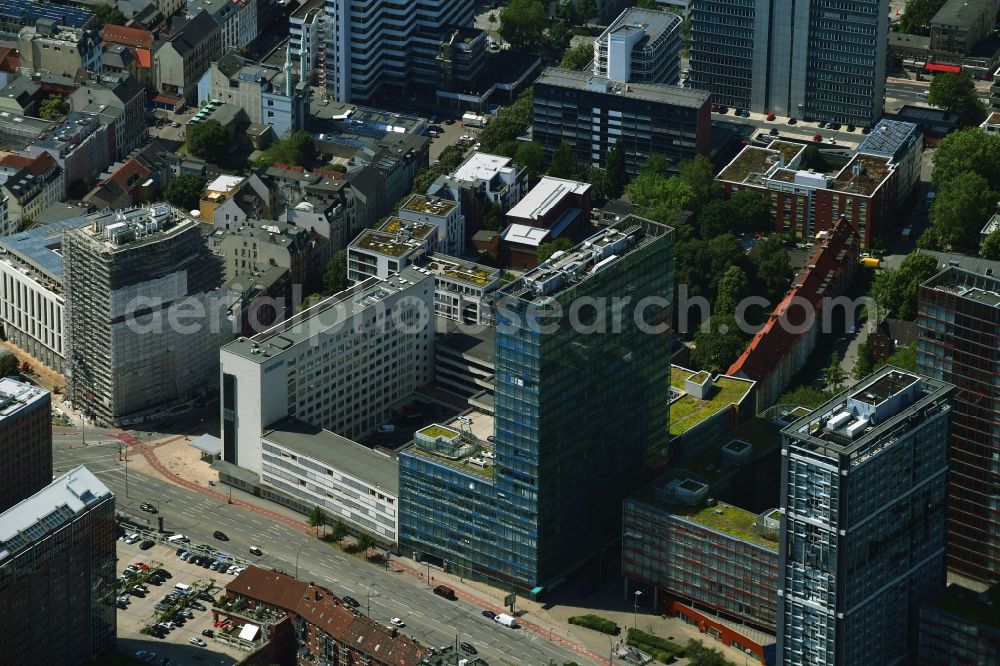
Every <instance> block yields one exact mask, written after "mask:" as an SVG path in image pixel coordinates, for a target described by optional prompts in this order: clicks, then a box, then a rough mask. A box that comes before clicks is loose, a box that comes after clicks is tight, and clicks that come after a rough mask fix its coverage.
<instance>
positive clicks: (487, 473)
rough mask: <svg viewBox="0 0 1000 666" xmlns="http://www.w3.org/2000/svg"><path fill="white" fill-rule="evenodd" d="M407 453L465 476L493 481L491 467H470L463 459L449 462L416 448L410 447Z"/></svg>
mask: <svg viewBox="0 0 1000 666" xmlns="http://www.w3.org/2000/svg"><path fill="white" fill-rule="evenodd" d="M408 452H409V453H412V454H413V455H415V456H419V457H421V458H426V459H427V460H432V461H434V462H435V463H438V464H441V465H445V466H447V467H452V468H454V469H457V470H459V471H462V472H465V473H466V474H472V475H474V476H478V477H481V478H483V479H488V480H493V468H492V467H480V466H478V465H472V464H470V463H468V462H466V461H467V460H468V458H463V459H460V460H451V459H450V458H445V457H444V456H439V455H437V454H435V453H431V452H430V451H424V450H423V449H421V448H418V447H416V446H413V447H410V448H409V449H408Z"/></svg>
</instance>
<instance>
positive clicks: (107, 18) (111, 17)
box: [90, 4, 126, 28]
mask: <svg viewBox="0 0 1000 666" xmlns="http://www.w3.org/2000/svg"><path fill="white" fill-rule="evenodd" d="M90 11H92V12H94V17H95V18H96V19H97V27H98V28H103V27H104V26H105V25H107V24H109V23H111V24H114V25H125V21H126V18H125V14H123V13H122V10H120V9H118V7H117V6H116V5H114V4H100V5H96V6H91V7H90Z"/></svg>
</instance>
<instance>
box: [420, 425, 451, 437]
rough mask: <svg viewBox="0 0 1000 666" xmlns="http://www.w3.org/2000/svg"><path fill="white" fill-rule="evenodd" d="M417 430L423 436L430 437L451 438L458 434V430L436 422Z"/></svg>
mask: <svg viewBox="0 0 1000 666" xmlns="http://www.w3.org/2000/svg"><path fill="white" fill-rule="evenodd" d="M417 432H419V433H420V434H421V435H423V436H425V437H430V438H431V439H437V438H438V437H444V438H445V439H453V438H455V437H456V436H458V432H456V431H455V430H452V429H451V428H446V427H444V426H441V425H437V424H433V425H429V426H427V427H426V428H423V429H421V430H418V431H417Z"/></svg>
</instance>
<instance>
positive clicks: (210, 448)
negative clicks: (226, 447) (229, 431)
mask: <svg viewBox="0 0 1000 666" xmlns="http://www.w3.org/2000/svg"><path fill="white" fill-rule="evenodd" d="M188 446H193V447H194V448H196V449H198V450H199V451H203V452H204V453H207V454H209V455H211V456H217V455H220V454H221V453H222V440H221V439H219V438H218V437H216V436H215V435H202V436H201V437H197V438H196V439H193V440H191V441H190V442H188Z"/></svg>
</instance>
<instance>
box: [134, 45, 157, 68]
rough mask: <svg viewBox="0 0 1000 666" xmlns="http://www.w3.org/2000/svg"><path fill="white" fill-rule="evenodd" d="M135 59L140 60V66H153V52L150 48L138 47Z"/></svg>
mask: <svg viewBox="0 0 1000 666" xmlns="http://www.w3.org/2000/svg"><path fill="white" fill-rule="evenodd" d="M135 59H136V60H137V61H139V66H140V67H145V68H147V69H148V68H150V67H152V66H153V52H152V51H150V50H149V49H136V50H135Z"/></svg>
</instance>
